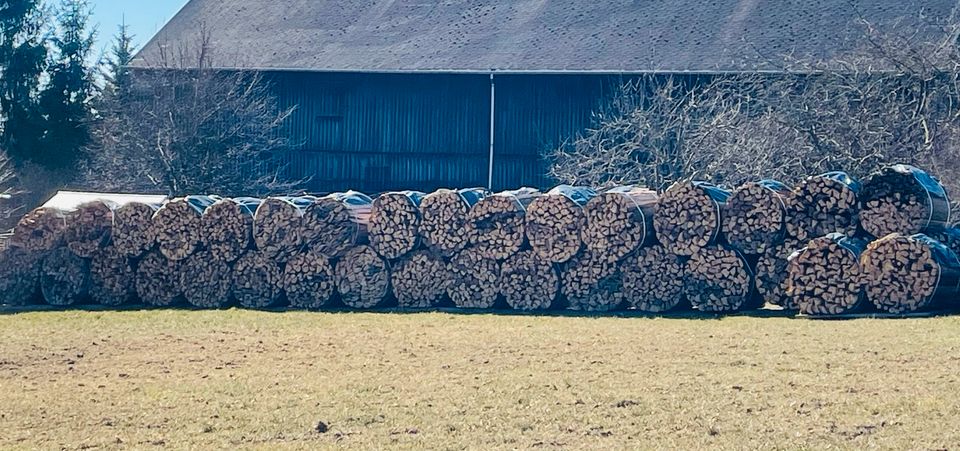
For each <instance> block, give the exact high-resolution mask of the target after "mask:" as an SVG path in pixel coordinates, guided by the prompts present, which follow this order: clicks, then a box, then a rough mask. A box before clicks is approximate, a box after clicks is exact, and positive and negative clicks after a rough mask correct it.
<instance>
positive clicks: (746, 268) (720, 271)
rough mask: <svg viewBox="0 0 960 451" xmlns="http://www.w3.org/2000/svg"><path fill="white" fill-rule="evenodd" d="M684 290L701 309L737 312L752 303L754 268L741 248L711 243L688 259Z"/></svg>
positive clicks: (694, 304) (693, 303)
mask: <svg viewBox="0 0 960 451" xmlns="http://www.w3.org/2000/svg"><path fill="white" fill-rule="evenodd" d="M686 276H687V277H686V279H685V281H684V293H685V294H686V297H687V299H688V300H689V301H690V305H691V306H692V307H693V308H694V309H696V310H699V311H701V312H715V313H721V312H736V311H739V310H742V309H744V308H747V307H750V306H751V301H752V300H753V294H754V291H753V272H752V271H751V269H750V264H749V263H748V262H747V260H746V258H745V257H744V256H743V254H742V253H740V251H739V250H737V249H734V248H730V247H724V246H709V247H705V248H702V249H700V250H699V251H697V253H695V254H693V256H692V257H691V258H690V261H689V262H687V272H686Z"/></svg>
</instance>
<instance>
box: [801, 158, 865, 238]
mask: <svg viewBox="0 0 960 451" xmlns="http://www.w3.org/2000/svg"><path fill="white" fill-rule="evenodd" d="M859 192H860V183H858V182H857V181H856V180H854V179H853V178H851V177H850V176H849V175H847V174H846V173H844V172H828V173H826V174H822V175H818V176H815V177H808V178H807V179H806V180H804V181H803V182H801V183H800V185H798V186H797V187H796V188H794V189H793V191H792V192H791V193H790V195H789V196H788V197H787V202H786V204H787V234H788V235H790V236H792V237H794V238H796V239H798V240H801V241H806V240H809V239H813V238H817V237H821V236H824V235H827V234H830V233H834V232H839V233H843V234H844V235H847V236H848V237H852V236H854V234H856V232H857V229H858V228H859V224H860V220H859V210H860V209H859V206H858V204H857V193H859Z"/></svg>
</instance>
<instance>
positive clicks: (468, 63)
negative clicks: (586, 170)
mask: <svg viewBox="0 0 960 451" xmlns="http://www.w3.org/2000/svg"><path fill="white" fill-rule="evenodd" d="M918 4H919V5H922V8H921V7H918V6H917V5H918ZM956 5H957V0H924V1H921V2H918V3H913V2H911V1H907V0H492V1H479V0H191V1H190V2H189V3H188V4H187V5H186V6H185V7H184V8H183V9H182V10H181V11H180V13H178V14H177V15H176V16H175V17H174V18H173V19H172V20H171V21H170V23H168V24H167V25H166V26H165V27H164V28H163V29H162V30H161V31H160V32H159V33H158V34H157V36H155V37H154V38H153V39H152V40H151V41H150V42H149V43H148V44H147V45H146V46H145V47H144V50H143V51H141V52H140V54H139V55H138V57H137V59H136V61H135V63H134V65H135V66H141V67H144V66H149V65H151V64H152V63H151V61H156V60H157V59H158V58H159V55H160V47H161V46H166V47H167V48H176V47H178V46H180V45H182V43H184V42H189V41H190V40H195V39H196V36H197V29H198V28H199V27H200V25H201V24H203V25H204V26H205V27H207V28H209V29H210V30H211V32H212V36H213V47H214V49H215V51H216V55H217V56H216V65H217V66H218V67H221V68H255V69H264V70H266V69H276V70H309V71H357V72H408V71H409V72H474V71H479V72H487V71H502V72H554V71H556V72H650V71H665V72H689V71H693V72H719V71H740V70H764V69H770V70H777V68H778V67H779V66H778V64H776V60H777V59H780V58H782V57H783V55H788V54H789V55H796V56H801V57H814V58H826V57H830V56H833V55H836V54H843V53H844V52H848V51H850V50H851V49H853V48H855V47H856V46H857V45H858V44H859V41H858V40H859V39H862V38H859V37H858V36H862V33H861V32H860V29H859V28H858V26H857V22H858V20H859V19H860V18H861V17H862V18H863V19H865V20H867V21H869V22H871V23H874V24H890V23H893V22H895V21H897V20H898V19H899V18H903V17H908V18H909V17H918V16H920V15H924V16H927V17H947V16H949V15H951V14H953V13H954V8H955V7H956Z"/></svg>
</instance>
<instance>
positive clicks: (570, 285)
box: [560, 253, 625, 312]
mask: <svg viewBox="0 0 960 451" xmlns="http://www.w3.org/2000/svg"><path fill="white" fill-rule="evenodd" d="M560 292H561V293H563V295H564V297H565V298H566V301H567V308H569V309H570V310H579V311H584V312H607V311H610V310H615V309H617V308H618V307H620V306H621V305H623V302H624V299H625V297H624V294H623V290H622V287H621V277H620V272H619V268H618V265H616V264H615V263H610V262H609V261H608V260H607V259H605V258H597V257H594V256H593V255H592V254H590V253H584V254H580V255H577V256H576V257H574V258H573V259H571V260H570V261H569V262H567V263H566V264H565V265H564V267H563V270H562V271H561V273H560Z"/></svg>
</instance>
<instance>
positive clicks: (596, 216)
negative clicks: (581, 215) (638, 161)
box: [583, 186, 659, 262]
mask: <svg viewBox="0 0 960 451" xmlns="http://www.w3.org/2000/svg"><path fill="white" fill-rule="evenodd" d="M658 199H659V196H658V195H657V192H656V191H653V190H649V189H646V188H635V187H630V186H627V187H618V188H613V189H610V190H607V191H606V192H604V193H603V194H601V195H599V196H597V197H596V198H594V199H593V200H591V201H590V202H588V203H587V206H586V210H585V211H586V215H587V227H586V229H585V230H584V233H583V241H584V242H585V244H586V245H587V249H588V250H589V251H590V252H592V253H593V254H594V255H597V256H606V258H607V259H608V260H609V261H611V262H616V261H620V260H623V259H624V258H625V257H626V256H628V255H630V254H632V253H634V252H635V251H636V250H637V249H639V248H641V247H643V246H645V245H647V244H650V243H653V242H654V241H655V237H654V235H655V234H654V233H653V218H654V212H655V210H656V205H657V200H658Z"/></svg>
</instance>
